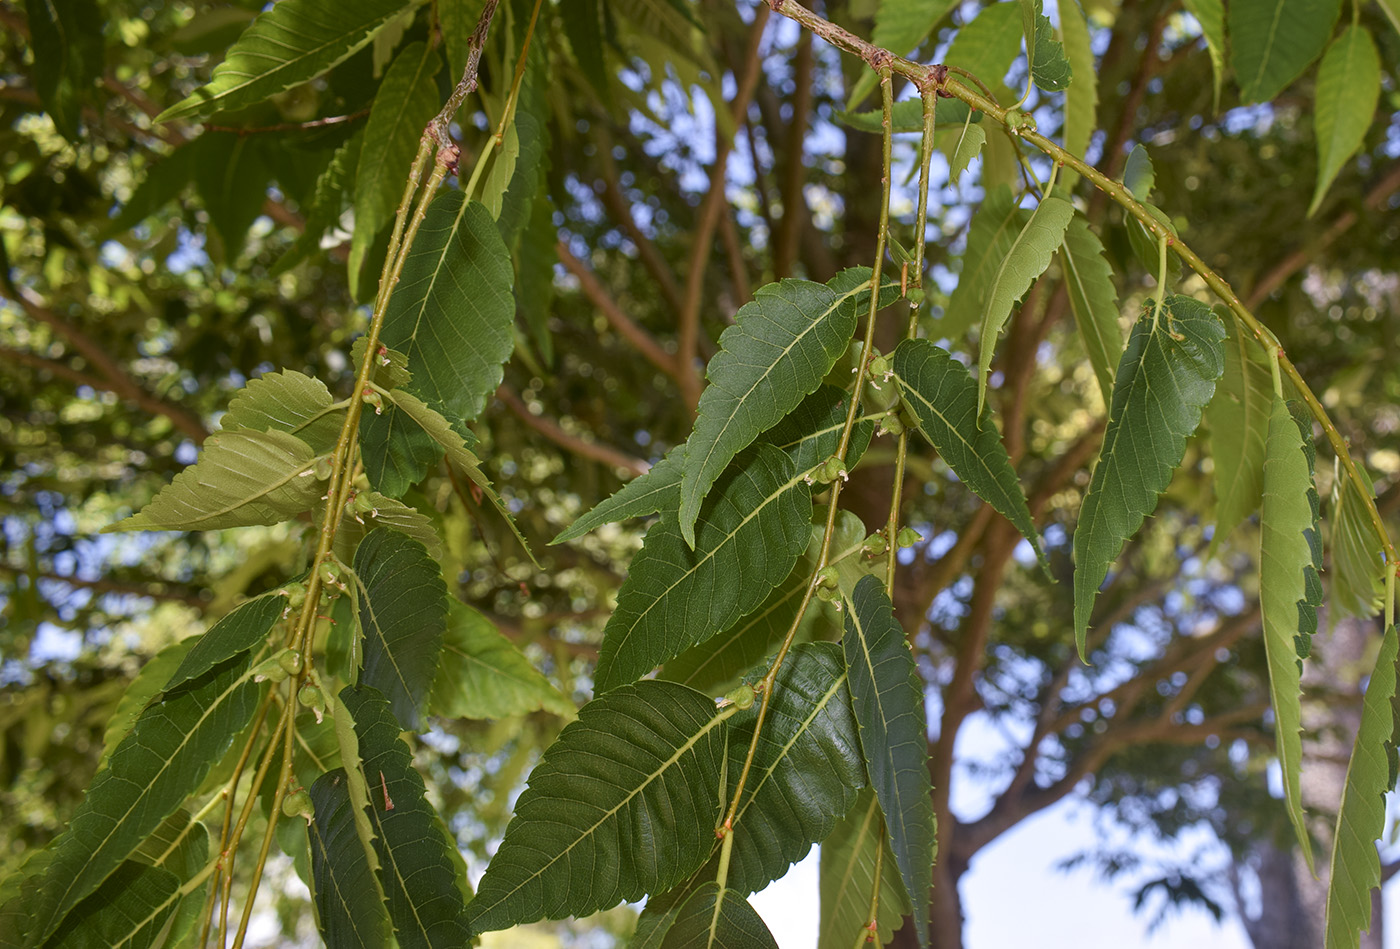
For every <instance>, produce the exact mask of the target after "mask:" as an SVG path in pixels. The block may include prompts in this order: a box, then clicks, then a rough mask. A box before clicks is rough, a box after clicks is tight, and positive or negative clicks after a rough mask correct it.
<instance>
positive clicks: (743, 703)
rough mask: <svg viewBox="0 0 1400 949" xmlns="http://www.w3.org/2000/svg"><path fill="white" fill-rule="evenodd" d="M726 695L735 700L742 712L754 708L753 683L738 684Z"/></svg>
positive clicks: (730, 699) (736, 705) (727, 697)
mask: <svg viewBox="0 0 1400 949" xmlns="http://www.w3.org/2000/svg"><path fill="white" fill-rule="evenodd" d="M724 697H725V698H726V699H728V700H729V701H731V702H733V703H734V705H735V707H736V708H738V709H739V711H741V712H742V711H743V710H744V709H749V708H753V686H751V685H741V686H738V687H737V688H735V689H733V690H731V691H730V692H728V693H726V694H725V696H724Z"/></svg>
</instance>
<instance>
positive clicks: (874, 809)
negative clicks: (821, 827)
mask: <svg viewBox="0 0 1400 949" xmlns="http://www.w3.org/2000/svg"><path fill="white" fill-rule="evenodd" d="M877 850H884V855H883V857H882V858H881V860H880V907H879V910H878V915H877V916H876V920H877V923H878V926H879V934H878V938H877V939H876V940H875V945H877V946H883V945H885V944H886V943H887V942H889V941H890V937H891V936H893V935H894V932H895V930H897V929H899V927H900V924H901V923H902V922H903V921H904V919H903V918H904V917H905V916H907V915H909V912H910V910H911V907H910V906H909V894H908V893H906V892H904V881H903V880H901V879H900V878H899V867H898V866H896V864H895V862H894V854H893V853H891V852H890V842H889V839H888V837H887V835H886V834H885V827H884V814H883V813H882V812H881V810H880V802H879V801H878V800H876V799H875V792H874V791H872V790H871V789H870V788H865V789H863V790H862V791H861V792H860V794H859V796H857V797H856V802H855V804H854V806H852V807H851V812H850V813H849V814H847V815H846V816H845V817H843V818H842V819H841V820H840V821H838V822H837V824H836V827H835V829H834V830H832V832H831V836H829V837H827V838H826V840H824V841H822V861H821V883H820V890H821V900H822V917H821V918H822V923H821V930H820V932H819V935H818V937H817V940H818V941H817V949H851V947H852V946H854V945H856V939H857V938H858V937H859V936H860V935H861V933H862V931H867V932H868V930H865V925H866V923H868V922H869V921H870V896H871V892H872V891H873V890H874V888H875V859H876V851H877Z"/></svg>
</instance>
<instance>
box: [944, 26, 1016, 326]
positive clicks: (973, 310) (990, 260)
mask: <svg viewBox="0 0 1400 949" xmlns="http://www.w3.org/2000/svg"><path fill="white" fill-rule="evenodd" d="M997 6H1004V7H1008V8H1013V10H1014V4H1009V3H1007V4H997ZM988 9H995V7H989V8H988ZM982 15H983V16H985V15H986V11H984V12H983V14H982ZM979 19H980V17H979ZM974 22H976V21H974ZM1029 220H1030V212H1029V211H1024V210H1022V209H1021V208H1019V207H1018V206H1017V204H1016V199H1015V198H1014V197H1012V194H1011V189H1010V188H1008V187H1006V186H1004V185H998V186H997V187H995V188H992V189H991V190H990V191H988V192H987V195H986V197H985V198H983V199H982V204H981V205H980V206H979V207H978V208H977V211H976V212H975V213H974V214H973V215H972V226H971V227H970V229H969V230H968V235H967V250H966V252H964V254H963V264H962V272H961V273H960V274H959V275H958V285H957V286H956V287H954V288H953V294H952V297H951V299H949V301H948V307H947V309H946V310H945V311H944V313H943V318H942V319H941V320H939V322H938V323H937V324H935V326H936V333H937V335H938V336H941V337H946V338H948V339H951V340H953V341H954V342H957V341H958V340H960V339H962V337H963V335H964V334H965V333H966V332H967V331H968V330H969V329H971V328H972V326H973V325H974V324H976V323H977V321H978V320H980V319H981V318H982V314H983V312H984V311H985V310H986V308H987V301H988V298H989V297H990V295H991V289H992V281H993V279H994V278H995V277H996V274H997V270H998V268H999V267H1000V266H1001V262H1002V261H1003V260H1005V259H1006V258H1007V255H1009V254H1010V253H1011V246H1012V243H1013V242H1014V241H1015V240H1016V235H1018V234H1020V233H1021V231H1023V230H1024V229H1025V226H1026V222H1027V221H1029Z"/></svg>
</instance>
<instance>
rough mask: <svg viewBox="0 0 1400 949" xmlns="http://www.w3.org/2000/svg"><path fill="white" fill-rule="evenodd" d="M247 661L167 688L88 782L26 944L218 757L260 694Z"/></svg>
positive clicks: (50, 927) (56, 847)
mask: <svg viewBox="0 0 1400 949" xmlns="http://www.w3.org/2000/svg"><path fill="white" fill-rule="evenodd" d="M249 661H250V660H249V658H248V657H246V656H245V657H243V658H242V659H239V660H233V661H230V662H228V663H226V664H225V665H223V666H221V667H219V668H217V669H214V670H212V671H210V672H208V673H206V674H205V675H203V676H201V677H200V678H198V679H195V680H192V681H190V682H186V683H185V684H183V685H181V686H179V687H177V688H175V689H173V690H169V691H167V692H166V693H165V694H164V695H163V696H162V697H161V699H160V700H159V701H157V702H155V703H154V704H152V705H151V706H150V707H148V708H147V709H146V711H145V712H143V713H142V714H141V717H140V718H139V719H138V720H137V722H136V725H135V727H134V728H132V730H131V734H130V735H128V736H127V737H126V738H124V739H123V740H122V742H121V744H119V745H118V746H117V749H116V750H115V751H113V752H112V755H111V757H110V758H109V759H108V762H107V767H106V769H105V770H103V771H101V772H99V773H98V775H97V777H96V778H95V779H93V782H92V786H91V787H90V788H89V789H88V792H87V796H86V797H84V798H83V802H82V804H80V805H79V806H78V810H77V811H76V812H75V813H74V815H73V819H72V821H71V822H70V823H69V826H68V830H67V831H65V832H64V834H63V835H62V836H60V837H59V838H58V839H57V840H55V841H54V842H53V844H51V845H50V846H51V847H52V849H53V859H52V861H51V862H50V864H49V868H48V872H47V874H46V876H45V882H44V886H43V887H42V888H41V895H40V898H38V899H37V900H35V901H34V903H33V905H32V907H31V910H30V915H31V926H30V928H29V935H30V943H31V944H33V945H37V944H39V943H41V942H43V940H44V939H45V938H47V937H48V935H49V934H50V933H52V932H54V930H55V929H57V927H58V925H59V923H60V922H61V921H62V920H63V918H64V916H66V915H67V913H68V911H69V910H71V909H72V908H73V907H74V906H76V905H77V904H78V903H79V902H80V901H81V900H82V899H83V898H85V897H86V896H88V894H90V893H92V892H93V891H94V890H96V889H97V888H98V886H100V885H101V884H102V881H103V880H105V879H106V878H107V877H108V875H109V874H111V873H112V872H113V871H115V870H116V869H117V868H118V867H119V866H120V865H121V864H122V863H123V861H125V860H126V859H127V857H128V856H129V855H130V854H131V853H132V852H133V851H134V850H135V849H136V848H137V847H138V846H139V845H140V843H141V841H142V840H144V839H145V838H146V837H147V836H149V835H150V833H151V832H152V831H154V830H155V829H156V828H157V827H159V826H160V824H161V822H162V821H164V820H165V819H166V818H167V817H169V816H170V815H171V814H172V813H174V812H175V810H176V808H178V807H179V806H180V805H181V804H182V803H184V801H185V799H186V798H187V797H188V796H189V795H190V794H192V793H194V791H195V790H196V789H197V788H198V787H199V786H200V784H201V783H202V782H203V780H204V776H205V775H206V774H208V773H209V769H210V767H211V766H212V765H213V764H214V762H216V761H218V760H219V759H220V758H222V757H223V754H224V752H225V751H227V750H228V748H229V746H230V745H231V744H232V742H233V738H234V736H235V735H236V734H238V732H239V731H241V730H242V729H243V727H244V726H245V725H247V724H248V722H249V721H250V720H251V719H252V717H253V712H254V710H255V709H256V707H257V703H258V697H259V695H260V693H261V692H262V691H263V687H262V686H259V685H257V684H256V683H254V682H253V681H252V680H251V679H250V678H249V676H248V665H249Z"/></svg>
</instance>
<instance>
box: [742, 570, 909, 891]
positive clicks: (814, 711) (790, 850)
mask: <svg viewBox="0 0 1400 949" xmlns="http://www.w3.org/2000/svg"><path fill="white" fill-rule="evenodd" d="M872 579H873V578H872ZM876 584H877V585H878V581H876ZM757 718H758V705H757V703H755V705H754V706H753V707H752V708H750V709H748V710H747V711H745V712H740V713H739V714H737V715H735V716H734V719H733V721H731V722H730V725H729V729H730V735H729V784H728V790H727V795H732V794H733V793H734V786H735V784H736V783H737V782H738V779H739V772H740V771H742V770H743V767H744V758H745V756H747V754H748V750H749V744H750V742H751V741H752V740H753V729H754V724H755V722H756V721H757ZM865 783H866V782H865V763H864V760H863V758H862V756H861V751H860V737H859V735H858V732H857V727H856V718H855V716H854V715H853V714H852V711H851V694H850V691H849V683H848V680H847V674H846V669H845V663H844V662H843V661H842V658H841V649H840V647H839V646H837V645H836V644H835V643H805V644H802V645H799V646H795V647H793V650H792V652H791V654H790V655H789V656H788V659H787V661H786V662H784V663H783V667H782V668H781V669H780V670H779V671H778V681H777V684H776V685H775V687H774V690H773V699H772V701H771V702H770V703H769V706H768V718H767V720H766V721H765V722H764V724H763V733H762V736H761V737H760V738H759V743H758V749H757V751H756V753H755V755H754V763H753V768H752V769H751V770H750V772H749V780H748V783H747V784H746V786H745V789H744V795H745V799H744V801H743V803H742V804H740V806H739V811H738V814H737V815H736V817H735V821H734V844H733V851H732V853H731V855H730V864H729V881H728V885H729V886H731V887H733V888H734V889H736V890H738V891H739V892H740V893H753V892H756V891H758V890H761V889H763V888H764V887H765V886H767V885H768V884H769V883H770V882H772V881H773V880H776V879H778V878H779V877H781V876H782V875H783V874H785V873H786V872H787V869H788V867H789V866H791V865H792V864H794V863H796V862H797V861H799V860H801V859H802V858H803V857H804V856H806V854H807V851H808V850H809V849H810V848H811V846H812V844H814V843H816V842H818V841H821V840H825V839H826V837H827V836H828V835H829V834H830V833H831V830H832V828H833V827H834V826H835V825H836V821H837V820H839V819H840V818H841V816H842V815H843V814H845V813H846V811H848V810H849V809H850V807H851V804H852V803H853V802H854V801H855V796H856V791H857V790H859V789H860V788H861V787H862V786H864V784H865ZM930 806H932V805H931V804H930ZM931 866H932V862H930V867H931Z"/></svg>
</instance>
